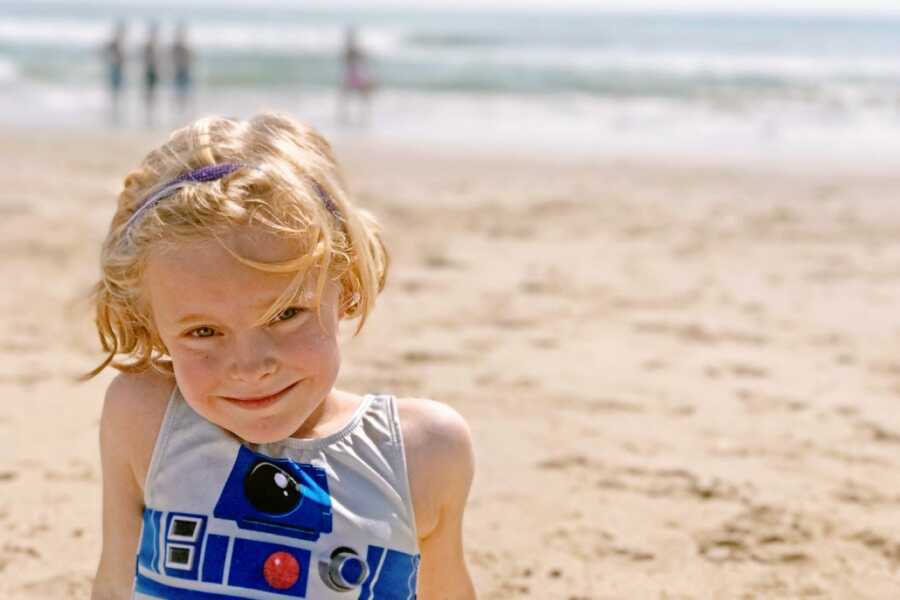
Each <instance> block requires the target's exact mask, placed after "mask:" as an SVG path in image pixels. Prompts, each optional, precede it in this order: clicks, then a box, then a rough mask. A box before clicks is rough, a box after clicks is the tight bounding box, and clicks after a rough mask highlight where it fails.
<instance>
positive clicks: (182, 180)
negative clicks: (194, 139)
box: [125, 163, 340, 233]
mask: <svg viewBox="0 0 900 600" xmlns="http://www.w3.org/2000/svg"><path fill="white" fill-rule="evenodd" d="M246 166H248V165H245V164H242V163H221V164H217V165H206V166H205V167H200V168H199V169H194V170H192V171H188V172H187V173H184V174H182V175H179V176H178V177H176V178H175V179H173V180H172V181H170V182H168V183H166V184H165V185H164V186H162V187H161V188H159V189H158V190H156V192H154V193H153V194H151V195H150V196H148V197H147V199H146V200H144V201H143V202H142V203H141V205H140V206H138V207H137V209H136V210H135V211H134V212H133V213H132V214H131V216H130V217H128V221H126V222H125V232H126V233H127V232H128V231H129V230H130V229H131V226H132V225H134V223H135V221H137V220H138V219H140V217H141V215H143V214H144V213H145V212H147V211H148V210H149V209H151V208H153V207H154V206H156V205H157V204H159V203H160V201H162V200H165V199H166V198H168V197H169V196H171V195H172V194H174V193H175V192H177V191H178V190H180V189H181V188H183V187H185V186H186V185H188V184H190V183H205V182H209V181H216V180H218V179H221V178H223V177H225V176H226V175H230V174H231V173H234V172H235V171H237V170H238V169H240V168H241V167H246ZM252 168H256V167H252ZM313 187H314V188H315V189H316V193H317V194H318V195H319V198H320V199H321V200H322V203H323V204H324V205H325V208H327V209H328V212H330V213H331V214H332V215H334V216H335V217H336V218H338V219H340V213H339V212H338V209H337V206H336V205H335V204H334V201H333V200H332V199H331V196H330V195H329V194H328V192H326V191H325V189H324V188H323V187H322V186H321V185H319V182H318V181H316V180H313Z"/></svg>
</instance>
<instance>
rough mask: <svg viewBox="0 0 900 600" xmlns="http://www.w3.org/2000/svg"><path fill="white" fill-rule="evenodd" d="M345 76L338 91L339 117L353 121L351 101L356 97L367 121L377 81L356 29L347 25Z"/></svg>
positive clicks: (362, 114)
mask: <svg viewBox="0 0 900 600" xmlns="http://www.w3.org/2000/svg"><path fill="white" fill-rule="evenodd" d="M342 58H343V63H344V76H343V81H342V82H341V88H340V91H339V93H338V119H339V120H340V121H343V122H345V123H348V122H350V121H351V114H350V111H351V109H352V107H351V106H350V103H351V102H352V101H353V99H354V98H357V99H358V100H359V104H360V111H361V112H360V115H361V121H363V122H364V121H367V120H368V118H369V111H370V102H371V101H370V95H371V93H372V90H373V89H374V88H375V82H374V80H373V79H372V76H371V74H370V73H369V68H368V64H367V59H366V55H365V53H364V52H363V50H362V48H361V47H360V46H359V43H358V42H357V37H356V29H355V28H353V27H347V30H346V33H345V36H344V51H343V54H342Z"/></svg>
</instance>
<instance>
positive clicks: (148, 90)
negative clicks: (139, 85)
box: [144, 23, 159, 125]
mask: <svg viewBox="0 0 900 600" xmlns="http://www.w3.org/2000/svg"><path fill="white" fill-rule="evenodd" d="M158 38H159V25H158V24H156V23H150V24H149V25H148V26H147V41H146V42H144V104H145V107H146V110H147V124H148V125H153V123H154V113H155V111H156V94H157V88H158V87H159V41H158Z"/></svg>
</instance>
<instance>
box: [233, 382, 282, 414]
mask: <svg viewBox="0 0 900 600" xmlns="http://www.w3.org/2000/svg"><path fill="white" fill-rule="evenodd" d="M298 383H300V382H299V381H295V382H294V383H292V384H291V385H289V386H287V387H286V388H284V389H283V390H281V391H278V392H275V393H274V394H272V395H270V396H260V397H257V398H232V397H230V396H222V398H224V399H225V400H227V401H229V402H231V403H233V404H236V405H238V406H240V407H241V408H250V409H256V408H265V407H267V406H271V405H272V404H275V403H276V402H278V400H279V399H281V397H282V396H284V395H285V394H287V393H288V392H289V391H291V390H292V389H294V387H296V386H297V384H298Z"/></svg>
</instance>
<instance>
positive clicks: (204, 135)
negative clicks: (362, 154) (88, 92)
mask: <svg viewBox="0 0 900 600" xmlns="http://www.w3.org/2000/svg"><path fill="white" fill-rule="evenodd" d="M343 181H344V178H343V176H342V174H341V170H340V168H339V166H338V164H337V162H336V159H335V157H334V153H333V151H332V149H331V146H330V145H329V143H328V142H327V141H326V140H325V138H324V137H322V135H321V134H319V133H318V132H317V131H315V130H313V129H312V128H310V127H309V126H307V125H304V124H302V123H299V122H297V121H296V120H294V119H293V118H291V117H288V116H285V115H277V114H271V113H265V114H261V115H257V116H255V117H253V118H251V119H249V120H238V119H229V118H221V117H208V118H203V119H199V120H197V121H195V122H194V123H191V124H190V125H188V126H186V127H184V128H182V129H178V130H177V131H175V132H173V133H172V134H171V135H170V136H169V137H168V139H167V140H166V141H165V142H164V143H163V144H162V145H161V146H159V147H157V148H155V149H153V150H152V151H151V152H150V153H149V154H147V156H146V157H145V158H144V160H143V161H142V162H141V164H139V165H138V166H137V167H136V168H135V169H133V170H132V171H131V172H130V173H128V175H127V176H126V177H125V179H124V183H123V188H122V189H121V191H120V193H119V196H118V199H117V202H115V203H114V206H111V208H112V209H114V214H113V216H112V220H111V223H110V226H109V230H108V232H107V235H106V239H105V241H104V243H103V246H102V250H101V259H100V262H101V265H100V266H101V275H100V280H99V281H98V282H97V284H96V285H95V286H94V291H93V295H92V303H93V305H94V309H95V320H94V322H95V324H96V327H97V331H98V334H99V337H100V343H101V346H102V348H103V350H104V351H105V353H106V357H105V360H103V361H102V363H101V364H100V365H98V366H97V367H96V368H95V369H93V370H92V371H91V372H90V373H89V374H87V376H86V377H93V376H95V375H97V374H99V373H100V372H101V371H102V370H103V369H104V368H106V367H107V366H110V367H112V368H115V369H117V370H119V371H120V373H119V374H118V375H116V377H115V378H114V379H112V382H111V383H110V384H109V387H108V388H107V390H106V396H105V400H104V402H103V412H102V415H101V418H100V458H101V464H102V469H103V538H102V539H103V542H102V552H101V556H100V563H99V567H98V569H97V576H96V578H95V580H94V587H93V595H92V598H93V599H94V600H112V599H117V600H118V599H125V598H130V599H133V600H151V599H168V600H175V599H187V598H197V599H199V598H275V597H284V598H287V597H291V598H312V599H316V600H328V599H330V600H339V599H341V598H372V599H374V600H379V599H382V600H386V599H388V598H416V597H418V598H421V599H422V600H437V599H438V598H453V599H455V600H474V599H475V591H474V588H473V584H472V580H471V577H470V575H469V572H468V568H467V566H466V561H465V553H464V548H463V533H462V530H463V528H462V524H463V513H464V509H465V506H466V499H467V497H468V494H469V488H470V485H471V483H472V478H473V474H474V468H475V467H474V454H473V451H472V440H471V434H470V432H469V427H468V425H466V422H465V421H464V420H463V418H462V417H461V416H460V415H459V413H457V412H456V411H455V410H454V409H453V408H451V407H450V406H447V405H445V404H441V403H439V402H435V401H432V400H426V399H421V398H398V397H396V396H394V395H392V394H381V393H365V394H359V393H355V392H352V391H349V390H340V389H337V388H336V387H335V384H336V381H337V378H338V374H339V371H340V367H341V363H342V345H343V343H344V339H343V338H344V336H343V335H341V331H342V329H341V328H340V324H341V321H345V320H347V321H353V320H355V321H356V331H357V332H359V331H360V330H361V329H362V327H363V325H364V324H365V323H366V320H367V317H369V316H370V315H371V313H372V311H373V309H374V307H375V302H376V298H377V297H378V296H379V294H380V293H381V291H382V289H383V287H384V285H385V281H386V278H387V273H388V268H389V263H390V261H389V258H388V253H387V249H386V247H385V242H384V239H383V238H382V236H381V233H380V227H379V226H378V222H377V220H376V219H375V218H374V217H373V216H372V215H371V214H370V213H369V212H368V211H367V210H365V209H364V208H363V207H360V206H358V205H357V203H356V201H355V199H354V198H352V197H351V196H350V194H349V192H348V191H347V190H346V189H345V187H344V184H343ZM401 337H403V335H402V334H401V333H400V332H395V333H393V334H392V337H391V338H390V339H386V340H384V341H383V347H385V348H386V347H389V346H390V347H392V345H395V344H397V343H400V342H401V341H403V340H401V339H399V338H401ZM375 352H376V353H377V352H380V350H379V348H377V347H376V348H375ZM396 366H397V368H406V367H405V366H404V365H402V364H398V365H396Z"/></svg>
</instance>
